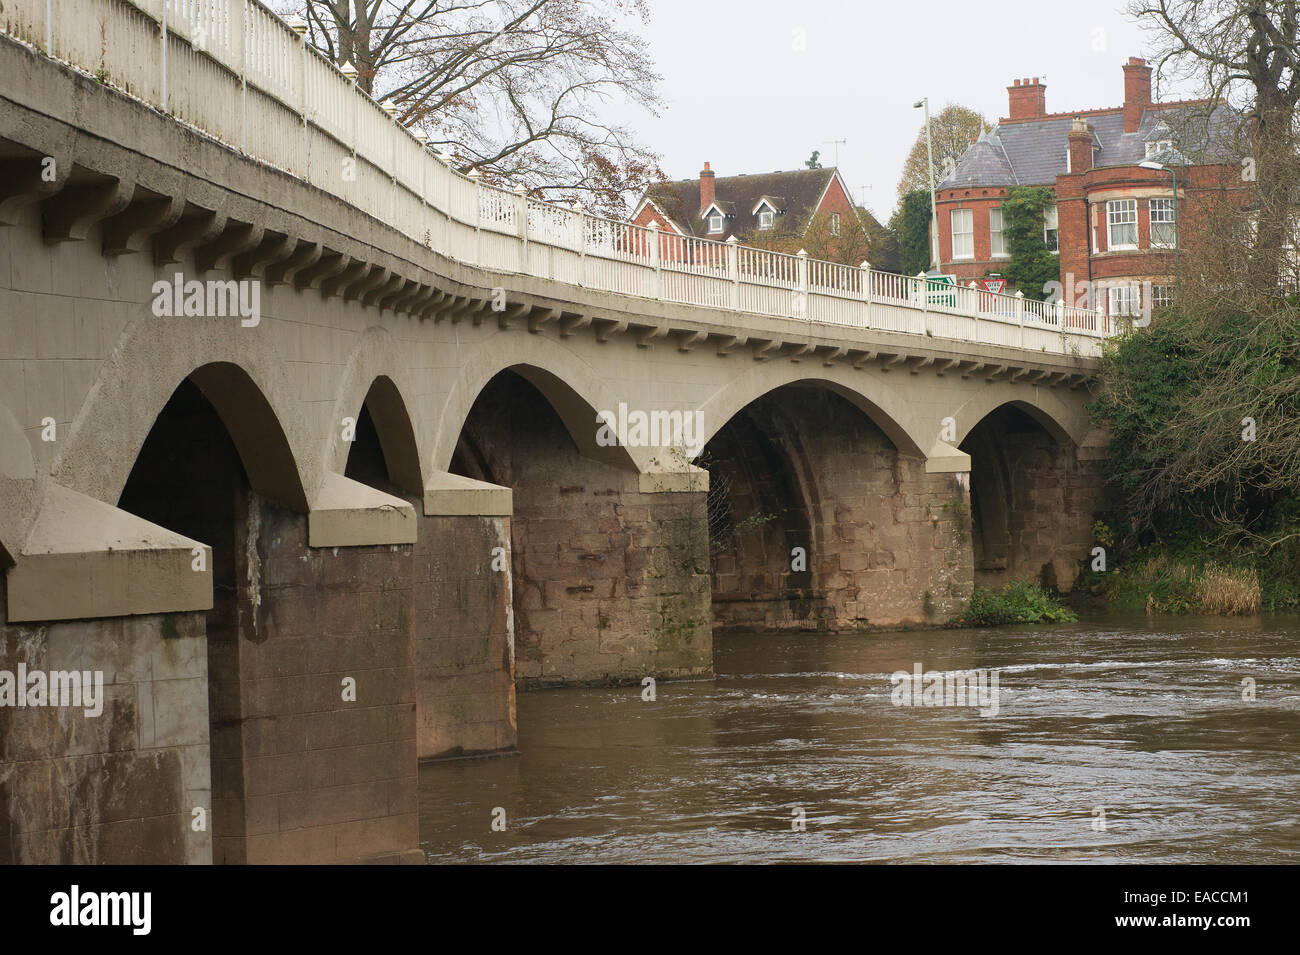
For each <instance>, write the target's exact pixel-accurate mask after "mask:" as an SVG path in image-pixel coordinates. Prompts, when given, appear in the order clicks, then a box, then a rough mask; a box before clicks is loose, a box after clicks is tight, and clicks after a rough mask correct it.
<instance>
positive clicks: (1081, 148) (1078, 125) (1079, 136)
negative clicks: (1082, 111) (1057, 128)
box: [1066, 116, 1092, 172]
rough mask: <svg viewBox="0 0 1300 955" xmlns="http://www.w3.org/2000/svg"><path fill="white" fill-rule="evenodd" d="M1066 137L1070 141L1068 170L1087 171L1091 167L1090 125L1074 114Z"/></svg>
mask: <svg viewBox="0 0 1300 955" xmlns="http://www.w3.org/2000/svg"><path fill="white" fill-rule="evenodd" d="M1066 138H1067V139H1068V140H1069V143H1070V172H1087V171H1088V170H1089V169H1091V168H1092V127H1091V126H1089V125H1088V123H1087V121H1086V120H1082V119H1080V118H1079V117H1078V116H1076V117H1075V118H1074V123H1073V124H1072V125H1071V127H1070V132H1069V134H1068V135H1067V136H1066Z"/></svg>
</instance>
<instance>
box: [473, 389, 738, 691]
mask: <svg viewBox="0 0 1300 955" xmlns="http://www.w3.org/2000/svg"><path fill="white" fill-rule="evenodd" d="M463 437H464V439H465V442H466V444H467V446H471V447H472V448H473V449H474V452H473V453H472V454H459V453H458V455H457V463H456V464H454V465H453V469H455V467H460V468H462V471H461V473H466V474H467V475H468V476H470V477H476V478H481V479H484V480H488V481H491V482H493V483H497V484H502V485H506V486H508V487H511V488H513V489H514V515H513V518H512V519H511V521H510V534H511V567H512V574H513V601H514V628H515V629H514V641H515V674H516V679H517V681H518V683H519V684H520V685H521V686H537V685H554V684H563V683H605V682H626V681H636V680H639V679H641V678H642V677H643V676H647V675H652V676H656V677H680V676H697V675H702V674H708V673H710V672H712V664H713V643H712V634H711V631H710V629H709V592H708V577H707V576H706V573H705V572H706V569H707V550H706V543H705V541H706V533H707V532H706V524H707V519H706V512H705V493H704V491H703V489H701V490H700V491H696V492H676V493H644V492H642V491H641V490H640V484H639V480H640V479H639V475H638V474H637V473H636V472H635V471H632V470H622V469H619V468H615V467H612V466H610V465H608V464H605V463H602V462H598V461H593V460H590V459H588V458H585V457H583V456H582V455H580V454H579V453H578V451H577V448H576V447H575V446H574V444H573V441H572V439H571V438H570V437H569V435H568V432H567V431H565V429H564V426H563V425H562V424H561V422H560V420H559V418H558V417H557V416H556V415H555V413H554V412H553V411H552V410H551V408H550V406H549V405H548V404H547V403H546V401H545V399H544V398H542V397H541V395H540V394H538V393H537V392H536V391H535V390H534V389H533V388H532V386H531V385H529V384H527V383H526V382H524V381H523V380H522V379H520V378H517V377H515V376H513V375H503V376H501V377H499V378H497V379H495V380H494V381H493V382H492V383H491V384H489V386H488V387H487V388H486V389H484V391H483V393H482V394H481V395H480V396H479V399H478V401H476V403H475V405H474V408H473V409H472V410H471V412H470V415H469V418H468V419H467V421H466V423H465V427H464V432H463ZM470 461H482V462H485V463H486V467H487V471H485V472H484V471H481V470H478V469H476V468H474V467H471V466H470V464H469V462H470ZM483 543H484V544H487V543H488V541H484V542H483ZM486 558H487V555H486V554H483V555H482V557H479V556H477V555H474V554H472V553H469V552H467V553H466V554H464V555H463V557H462V559H463V560H465V561H466V562H470V561H478V560H480V559H482V560H486Z"/></svg>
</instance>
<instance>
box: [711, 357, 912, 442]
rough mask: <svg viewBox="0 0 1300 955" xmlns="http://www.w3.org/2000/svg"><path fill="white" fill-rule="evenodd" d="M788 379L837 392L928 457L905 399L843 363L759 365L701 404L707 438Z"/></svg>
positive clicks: (893, 437) (877, 379) (895, 438)
mask: <svg viewBox="0 0 1300 955" xmlns="http://www.w3.org/2000/svg"><path fill="white" fill-rule="evenodd" d="M787 385H810V386H816V387H822V388H825V389H827V390H829V391H832V392H834V393H836V394H838V395H839V396H840V397H842V398H845V399H847V400H848V401H849V402H850V403H852V404H853V405H855V406H856V407H857V408H858V409H859V410H860V411H862V412H863V413H864V414H865V415H866V416H867V417H868V418H870V419H871V421H872V422H873V423H874V424H875V425H876V427H878V428H880V430H881V431H883V432H884V433H885V435H886V436H887V437H888V438H889V440H890V441H892V442H893V443H894V446H895V447H896V448H897V449H898V450H899V452H900V453H901V454H906V455H909V456H919V457H924V455H925V451H924V450H923V448H924V447H926V443H925V441H924V434H925V432H924V431H923V430H922V428H921V427H920V425H919V424H918V423H917V422H916V421H915V420H914V416H913V414H912V412H911V411H910V410H909V409H908V406H907V404H906V402H905V401H904V400H903V399H902V398H901V397H900V396H899V395H898V394H897V393H895V391H894V390H893V389H891V388H890V387H888V386H887V385H886V384H885V383H884V382H883V381H882V380H881V379H880V377H879V376H877V375H872V374H870V373H864V372H862V371H854V370H853V369H852V368H847V369H846V368H840V367H833V368H828V369H825V370H822V371H814V372H811V373H810V371H809V370H808V369H806V368H800V366H799V365H797V364H794V363H790V362H780V363H778V362H768V363H765V364H762V365H755V366H753V367H751V368H749V369H747V370H746V371H744V372H743V373H741V374H740V375H737V376H736V377H735V378H733V379H732V380H731V381H729V382H728V383H727V384H726V385H724V386H723V387H722V388H720V389H718V390H717V391H716V392H714V394H713V395H711V396H710V397H709V398H708V400H706V401H705V402H704V404H702V405H701V406H700V412H701V414H702V415H703V418H704V423H703V434H704V441H705V442H707V441H709V440H710V439H712V437H713V436H714V435H715V434H717V433H718V431H719V430H720V429H721V428H722V427H723V426H724V425H726V424H727V422H729V421H730V420H731V419H732V418H734V417H735V416H736V415H737V414H738V413H739V412H740V411H741V410H743V409H744V408H746V407H748V406H749V405H750V404H752V403H753V402H754V401H756V400H758V399H759V398H761V397H763V396H764V395H766V394H768V393H769V392H772V391H775V390H776V389H778V388H781V387H785V386H787ZM931 430H933V429H931Z"/></svg>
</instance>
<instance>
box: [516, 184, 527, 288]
mask: <svg viewBox="0 0 1300 955" xmlns="http://www.w3.org/2000/svg"><path fill="white" fill-rule="evenodd" d="M515 232H516V233H517V234H518V236H519V271H520V272H527V271H528V190H527V189H525V188H524V187H523V186H515Z"/></svg>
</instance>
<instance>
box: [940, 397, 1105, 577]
mask: <svg viewBox="0 0 1300 955" xmlns="http://www.w3.org/2000/svg"><path fill="white" fill-rule="evenodd" d="M999 390H1000V389H999ZM996 397H997V396H996V395H994V396H988V397H981V396H976V398H973V399H971V400H970V401H968V402H967V403H966V404H965V405H964V406H963V408H962V409H961V410H959V411H958V412H957V415H956V417H957V428H958V436H959V437H958V442H957V443H958V445H959V447H960V449H961V450H962V451H964V452H966V453H967V454H969V455H970V460H971V470H970V511H971V544H972V550H973V555H972V556H973V558H974V571H975V582H976V583H978V584H982V585H985V586H990V587H998V586H1001V585H1002V584H1005V583H1007V582H1008V581H1011V580H1036V581H1037V582H1039V583H1041V584H1043V585H1044V586H1047V587H1057V588H1060V589H1063V590H1069V589H1070V587H1071V585H1072V584H1073V581H1074V577H1075V575H1076V573H1077V559H1076V558H1075V556H1074V554H1075V552H1078V551H1079V546H1080V545H1084V544H1086V543H1087V540H1088V534H1089V528H1090V526H1091V509H1092V504H1093V501H1092V498H1091V495H1089V494H1086V493H1081V492H1082V489H1083V487H1084V485H1086V484H1088V483H1089V482H1088V481H1087V480H1086V478H1084V477H1083V476H1082V474H1081V471H1080V465H1079V461H1078V455H1077V453H1076V452H1077V449H1078V446H1079V441H1080V439H1081V437H1082V432H1083V429H1084V426H1085V425H1086V422H1083V421H1081V420H1080V419H1079V418H1078V417H1077V416H1073V415H1070V414H1068V413H1066V412H1065V409H1064V408H1063V406H1062V405H1061V403H1060V401H1059V399H1057V398H1056V397H1055V396H1054V395H1052V394H1050V393H1043V392H1041V390H1039V391H1038V393H1037V394H1033V393H1031V394H1030V395H1028V396H1026V397H1024V398H1017V399H1015V400H1005V398H1006V394H1005V392H1004V393H1003V394H1002V395H1001V397H1002V398H1003V399H1004V400H1002V401H997V400H996Z"/></svg>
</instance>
